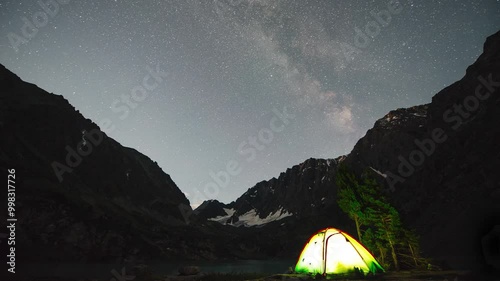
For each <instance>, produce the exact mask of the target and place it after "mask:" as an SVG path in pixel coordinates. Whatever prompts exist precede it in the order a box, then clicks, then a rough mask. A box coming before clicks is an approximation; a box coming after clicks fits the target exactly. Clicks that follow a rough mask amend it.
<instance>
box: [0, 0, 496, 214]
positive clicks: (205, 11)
mask: <svg viewBox="0 0 500 281" xmlns="http://www.w3.org/2000/svg"><path fill="white" fill-rule="evenodd" d="M42 2H45V3H51V1H50V0H42ZM60 2H63V3H64V2H69V3H65V4H58V9H57V10H56V9H55V7H54V5H52V6H51V5H47V7H45V9H44V7H42V5H40V4H38V3H37V2H36V1H25V0H21V1H10V0H2V1H1V2H0V34H1V35H2V36H1V38H0V62H1V63H2V64H4V65H5V66H6V67H7V68H9V69H10V70H11V71H13V72H15V73H16V74H17V75H19V76H20V77H21V78H22V79H23V80H25V81H28V82H31V83H35V84H37V85H38V86H39V87H41V88H43V89H45V90H47V91H49V92H53V93H56V94H62V95H63V96H64V97H65V98H66V99H68V100H69V101H70V103H71V104H73V105H74V106H75V107H76V108H77V109H79V110H80V112H82V114H83V115H84V116H85V117H87V118H90V119H92V120H93V121H94V122H96V123H97V124H99V125H100V124H102V122H103V121H104V122H106V121H107V122H108V123H110V124H111V125H110V126H109V128H107V129H104V131H105V132H106V133H107V134H108V135H110V136H111V137H113V138H115V139H116V140H117V141H118V142H120V143H121V144H123V145H125V146H129V147H132V148H135V149H137V150H138V151H140V152H142V153H144V154H146V155H147V156H149V157H150V158H151V159H153V160H154V161H157V162H158V164H159V165H160V167H162V169H163V170H164V171H165V172H166V173H168V174H170V175H171V177H172V178H173V180H174V181H175V182H176V183H177V185H178V186H179V188H180V189H181V190H182V191H183V192H185V193H186V195H187V196H188V198H189V199H190V200H191V203H192V204H193V205H195V206H196V205H198V204H200V203H201V201H202V200H203V199H206V198H211V199H212V198H213V199H218V200H220V201H223V202H226V203H228V202H230V201H232V200H234V199H236V198H237V197H238V196H240V195H241V194H242V193H243V192H245V190H246V189H248V188H249V187H252V186H253V185H254V184H255V183H257V182H259V181H261V180H267V179H270V178H272V177H277V176H279V173H280V172H283V171H285V170H286V168H288V167H291V166H293V165H296V164H298V163H300V162H302V161H304V160H306V159H307V158H310V157H315V158H335V157H337V156H340V155H343V154H347V153H349V152H350V150H351V149H352V147H353V146H354V144H355V143H356V141H357V140H358V139H359V138H360V137H362V136H363V135H364V134H365V133H366V131H367V129H369V128H371V127H372V126H373V123H374V122H375V120H377V119H378V118H381V117H382V116H384V115H385V114H386V113H387V112H388V111H390V110H392V109H396V108H400V107H409V106H413V105H418V104H423V103H429V102H430V101H431V97H432V96H433V95H434V94H435V93H437V92H438V91H439V90H440V89H442V88H444V87H445V86H447V85H449V84H451V83H453V82H454V81H456V80H458V79H460V78H461V77H462V76H463V75H464V73H465V69H466V67H467V66H468V65H470V64H472V63H473V62H474V61H475V59H476V58H477V57H478V55H479V54H480V53H481V51H482V45H483V43H484V40H485V39H486V37H487V36H489V35H491V34H493V33H495V32H496V31H497V30H498V29H499V27H500V2H499V1H498V0H497V1H494V0H488V1H486V0H485V1H408V0H406V1H403V0H402V1H400V2H399V3H400V4H399V5H396V4H394V2H391V1H333V0H332V1H326V0H323V1H319V0H318V1H304V0H296V1H286V0H274V1H273V0H269V1H265V0H207V1H202V0H186V1H182V0H178V1H156V0H155V1H153V0H149V1H138V0H130V1H125V0H115V1H111V0H105V1H104V0H103V1H97V0H94V1H67V0H66V1H62V0H60ZM389 8H392V9H390V11H389ZM46 10H47V11H46ZM44 11H45V12H44ZM379 12H381V14H380V15H381V16H382V17H381V18H379V19H378V20H379V21H378V22H377V21H376V15H375V16H374V14H377V13H379ZM388 13H389V14H390V16H391V18H390V20H389V19H388V18H387V17H386V16H387V15H388ZM44 15H46V18H44ZM34 16H35V20H33V17H34ZM25 21H29V22H30V24H33V23H34V22H36V23H37V24H38V26H39V27H38V28H37V30H36V31H34V30H33V29H31V28H26V27H25V28H24V34H23V25H27V24H26V23H25ZM377 26H378V28H377ZM366 27H368V31H367V30H366ZM35 28H36V27H35ZM357 30H358V31H357ZM360 32H361V33H363V34H364V35H360V34H361V33H360ZM367 32H368V33H370V34H371V36H372V37H370V36H369V35H370V34H368V35H367ZM364 36H367V37H364ZM30 37H31V38H30ZM151 73H156V74H155V75H153V76H152V75H151ZM154 77H156V79H155V78H154ZM144 83H145V84H146V85H144ZM142 89H144V91H143V92H141V90H142ZM285 107H286V111H287V113H288V114H289V115H293V116H294V118H289V119H287V121H286V123H287V124H284V123H283V121H282V119H280V118H278V117H277V116H278V115H277V114H276V112H281V114H283V111H284V108H285ZM273 120H274V121H273ZM271 121H273V125H271V124H270V123H271ZM271 129H274V130H275V131H272V130H271ZM270 132H272V136H271V134H270ZM259 135H260V138H261V139H259ZM254 138H256V139H257V141H256V143H254V144H253V145H252V144H250V143H253V140H254ZM262 140H264V141H262ZM61 149H64V148H63V147H61ZM228 163H229V165H230V166H234V165H235V163H237V164H238V166H237V167H230V170H231V172H233V175H230V176H229V182H228V183H227V186H226V187H219V188H218V190H216V189H214V188H213V186H214V182H215V181H214V180H213V179H212V177H211V176H210V173H211V172H213V173H218V172H220V171H227V165H228ZM223 173H226V172H223ZM221 179H222V178H221ZM215 183H216V182H215ZM207 186H210V187H208V188H207V189H206V187H207Z"/></svg>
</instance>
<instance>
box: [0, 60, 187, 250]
mask: <svg viewBox="0 0 500 281" xmlns="http://www.w3.org/2000/svg"><path fill="white" fill-rule="evenodd" d="M0 135H1V136H2V137H1V138H0V167H1V169H2V173H5V171H6V170H7V169H15V170H16V176H17V195H16V197H17V207H18V208H17V209H16V210H17V212H16V215H17V218H18V221H19V223H18V227H17V237H18V239H19V241H22V243H19V246H18V247H19V248H20V250H25V252H27V253H29V256H25V257H22V258H20V259H22V260H29V259H40V260H44V258H43V257H47V258H53V259H69V260H77V259H96V260H98V259H102V258H110V257H122V256H125V255H127V254H136V253H137V251H138V249H140V251H143V254H146V253H147V255H151V254H154V253H157V252H161V251H162V250H161V249H160V248H159V247H158V245H155V243H154V242H152V241H149V240H148V239H146V237H151V235H150V233H152V232H154V231H155V229H161V228H162V226H163V225H177V226H182V225H185V224H186V221H185V217H184V214H183V211H184V212H189V211H190V207H189V201H188V200H187V199H186V197H185V196H184V194H183V193H182V192H181V191H180V190H179V189H178V187H177V186H176V185H175V183H174V182H173V181H172V179H171V178H170V176H169V175H167V174H165V173H164V172H163V171H162V170H161V168H160V167H159V166H158V165H157V164H156V163H155V162H153V161H151V159H149V158H148V157H147V156H145V155H143V154H141V153H139V152H137V151H136V150H134V149H130V148H126V147H123V146H121V145H120V144H119V143H118V142H116V141H115V140H113V139H111V138H109V137H108V136H106V135H105V134H104V133H102V132H100V130H99V128H98V127H97V125H96V124H94V123H93V122H92V121H90V120H89V119H85V118H84V117H83V116H82V115H81V114H80V113H78V111H76V110H75V108H74V107H73V106H71V105H70V104H69V103H68V101H67V100H65V99H64V98H63V97H62V96H58V95H54V94H49V93H47V92H45V91H44V90H42V89H40V88H38V87H37V86H35V85H33V84H29V83H26V82H24V81H22V80H21V79H20V78H19V77H17V76H16V75H14V74H13V73H11V72H10V71H8V70H7V69H6V68H5V67H4V66H2V65H0ZM87 154H88V155H87ZM82 155H83V156H82ZM2 198H5V197H3V196H2ZM2 201H4V199H2ZM4 203H5V202H4ZM3 206H6V204H5V205H3ZM180 206H181V207H180ZM2 216H5V213H3V214H2ZM172 244H175V243H172ZM172 247H175V245H173V246H172Z"/></svg>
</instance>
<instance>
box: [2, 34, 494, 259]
mask: <svg viewBox="0 0 500 281" xmlns="http://www.w3.org/2000/svg"><path fill="white" fill-rule="evenodd" d="M496 81H500V33H497V34H495V35H492V36H491V37H489V38H488V39H487V41H486V43H485V46H484V52H483V54H482V55H481V56H480V57H479V58H478V60H477V61H476V62H475V63H474V64H473V65H471V66H470V67H469V68H468V69H467V72H466V75H465V76H464V77H463V78H462V79H461V80H460V81H458V82H456V83H454V84H452V85H450V86H449V87H447V88H445V89H444V90H442V91H441V92H439V93H438V94H436V95H435V96H434V97H433V99H432V102H431V103H430V104H427V105H421V106H415V107H411V108H406V109H397V110H394V111H391V112H390V113H388V114H387V115H386V116H384V117H383V118H381V119H380V120H377V121H376V122H375V125H374V127H373V128H372V129H370V130H369V131H368V132H367V133H366V135H365V136H364V137H363V138H361V139H360V140H359V141H358V142H357V144H356V145H355V147H354V149H353V151H352V152H351V153H350V154H349V155H347V156H342V157H339V158H336V159H325V160H322V159H308V160H306V161H305V162H303V163H301V164H299V165H296V166H294V167H292V168H290V169H288V170H287V171H286V172H284V173H282V174H280V175H279V176H278V177H277V178H273V179H270V180H268V181H263V182H260V183H258V184H256V186H254V187H252V188H250V189H249V190H248V191H247V192H246V193H245V194H243V195H242V196H241V197H240V198H238V199H237V200H236V201H234V202H232V203H230V204H223V203H220V202H217V201H215V200H212V201H207V202H205V203H203V204H202V205H201V206H200V207H198V208H197V209H196V210H195V211H194V213H192V210H191V208H190V207H189V202H188V200H187V199H186V197H185V196H184V194H183V193H182V192H181V191H180V190H179V189H178V188H177V186H176V185H175V183H174V182H173V181H172V180H171V178H170V177H169V176H168V175H167V174H166V173H164V172H163V171H162V170H161V168H160V167H158V165H157V164H156V163H155V162H153V161H152V160H151V159H149V158H148V157H146V156H145V155H143V154H141V153H139V152H137V151H135V150H133V149H130V148H125V147H123V146H121V145H120V144H119V143H118V142H116V141H114V140H113V139H111V138H109V137H108V136H106V134H104V133H102V132H101V131H100V130H99V127H98V126H97V125H96V124H94V123H93V122H92V121H90V120H88V119H85V118H84V117H83V116H82V115H81V114H80V113H78V111H76V110H75V108H74V107H72V106H71V105H70V104H69V103H68V101H67V100H65V99H64V98H63V97H62V96H57V95H54V94H49V93H47V92H45V91H43V90H42V89H39V88H38V87H36V86H35V85H33V84H29V83H26V82H24V81H22V80H21V79H19V77H17V76H16V75H14V74H13V73H11V72H10V71H8V70H7V69H5V67H3V66H0V89H1V92H0V134H1V136H2V138H0V168H1V169H2V170H3V171H6V170H7V169H12V168H14V169H16V176H17V177H18V179H17V182H16V185H17V186H18V188H17V190H16V198H17V201H16V217H17V219H18V221H19V223H18V226H17V230H16V231H17V232H16V234H17V238H18V239H19V241H23V243H22V244H20V245H19V246H18V250H19V251H20V254H21V255H22V258H20V259H22V260H23V261H28V260H30V259H31V260H36V261H42V260H47V259H49V260H73V261H74V260H80V261H83V260H113V259H115V260H116V259H122V260H123V259H126V258H135V257H143V258H153V257H165V258H171V259H183V258H188V259H217V258H266V257H276V256H284V257H289V258H290V257H291V258H294V257H296V256H298V254H299V251H300V250H301V248H302V246H303V243H304V241H306V240H307V238H308V237H309V235H310V234H311V233H313V232H315V231H317V230H318V229H319V228H322V227H327V226H334V227H338V228H341V229H343V230H346V231H348V232H351V233H354V229H353V228H354V226H353V223H352V222H351V221H350V220H349V219H348V218H347V216H346V215H345V214H344V213H342V212H341V211H340V209H339V207H338V206H337V203H336V200H337V199H336V193H337V187H336V185H335V174H336V171H337V168H338V164H339V163H340V162H342V163H344V164H346V165H347V166H349V167H350V168H351V169H353V170H354V171H355V172H356V173H357V174H360V173H362V172H363V171H365V170H372V171H375V172H376V173H377V174H378V175H379V180H380V183H381V184H383V185H384V186H385V187H386V192H387V195H388V196H389V198H390V200H391V201H392V203H393V204H394V205H395V206H396V207H397V209H398V210H399V211H400V213H401V215H402V219H403V221H404V222H405V223H406V224H407V225H408V226H410V227H413V228H415V229H416V230H417V233H418V234H419V235H420V237H421V244H422V250H423V254H424V255H425V256H429V257H431V258H434V259H435V260H436V261H437V262H439V263H440V264H442V265H445V266H450V267H454V268H472V269H484V268H486V267H489V268H492V267H494V266H495V265H496V264H495V261H496V260H495V257H497V258H498V256H499V251H498V241H499V240H500V239H499V238H498V234H496V233H497V232H495V230H494V229H495V226H497V225H500V204H499V203H498V202H500V174H499V173H498V172H497V170H498V167H500V131H499V130H500V129H499V128H500V126H498V125H499V124H500V98H499V94H498V88H499V87H500V84H499V83H500V82H496ZM2 204H5V205H4V206H6V199H3V203H2ZM2 216H5V214H4V215H2ZM2 219H5V218H4V217H3V218H2ZM214 220H215V221H217V222H214ZM235 226H236V227H235ZM238 226H239V227H238ZM3 245H4V244H2V247H4V246H3Z"/></svg>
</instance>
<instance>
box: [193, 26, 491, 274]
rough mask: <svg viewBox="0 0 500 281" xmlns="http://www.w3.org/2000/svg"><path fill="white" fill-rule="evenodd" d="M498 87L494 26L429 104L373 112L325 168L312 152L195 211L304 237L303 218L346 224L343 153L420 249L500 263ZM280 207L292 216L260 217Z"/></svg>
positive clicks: (445, 258) (458, 262) (444, 259)
mask: <svg viewBox="0 0 500 281" xmlns="http://www.w3.org/2000/svg"><path fill="white" fill-rule="evenodd" d="M499 88H500V32H499V33H496V34H494V35H492V36H490V37H489V38H488V39H487V40H486V43H485V45H484V51H483V54H482V55H481V56H480V57H479V58H478V59H477V61H476V62H475V63H474V64H473V65H471V66H470V67H468V68H467V71H466V74H465V76H464V77H463V78H462V79H461V80H460V81H458V82H456V83H454V84H452V85H450V86H448V87H447V88H445V89H443V90H442V91H440V92H439V93H438V94H436V95H435V96H434V97H433V99H432V102H431V103H430V104H426V105H420V106H414V107H411V108H401V109H397V110H393V111H391V112H389V113H388V114H387V115H386V116H384V117H383V118H381V119H379V120H377V121H376V122H375V125H374V127H373V128H372V129H370V130H368V132H367V133H366V135H365V136H364V137H363V138H361V139H360V140H359V141H358V142H357V143H356V145H355V147H354V149H353V150H352V152H351V153H350V154H349V155H347V156H345V157H342V158H337V160H335V161H333V163H334V165H332V166H331V167H330V166H329V165H327V164H326V163H328V162H330V161H332V160H321V159H309V160H307V161H305V162H304V163H302V164H300V165H297V166H294V167H293V168H292V169H288V170H287V171H286V172H285V173H282V174H281V175H280V176H279V177H278V178H277V179H276V178H273V179H271V180H269V181H264V182H261V183H258V184H257V185H256V186H254V187H252V188H250V189H249V190H248V191H247V192H245V193H244V194H243V195H242V196H241V197H240V198H238V199H237V200H236V201H234V202H232V203H230V204H227V205H225V204H222V203H220V202H213V201H212V202H205V203H204V204H202V205H201V206H200V207H199V208H197V209H196V210H195V211H194V212H195V213H197V214H198V215H199V216H200V217H203V218H208V219H211V220H216V221H218V222H219V223H222V224H229V225H236V226H238V225H243V226H252V225H248V224H242V223H240V224H238V221H239V220H241V219H244V220H248V217H249V216H248V215H249V214H251V215H252V216H253V218H254V219H260V222H261V223H263V224H259V225H255V226H254V227H260V228H261V229H262V231H266V229H268V228H269V229H270V232H274V233H276V235H280V232H276V224H278V223H282V224H286V226H287V229H288V230H290V231H291V232H293V233H294V235H303V236H305V235H306V234H305V233H306V231H308V230H309V228H308V227H303V226H304V222H308V221H315V222H316V224H314V223H313V224H312V225H316V226H317V228H320V227H324V226H325V225H326V224H330V225H331V226H335V227H339V228H341V229H344V230H347V231H349V230H351V229H352V227H353V226H352V224H353V223H352V222H349V221H348V220H347V219H346V218H345V215H344V214H342V212H341V211H340V209H339V207H338V206H337V204H336V198H335V196H336V192H337V187H336V185H335V180H334V179H335V173H336V168H337V167H338V165H336V164H337V163H338V162H339V161H340V160H342V162H343V163H344V164H346V165H347V166H348V167H350V168H351V169H353V170H354V171H355V172H356V174H358V175H360V174H361V173H363V172H364V171H366V170H371V171H374V172H375V173H376V174H378V179H379V180H380V183H381V184H383V185H384V186H385V189H386V192H387V195H388V196H389V197H390V199H391V201H392V202H393V204H394V205H395V206H396V207H397V209H398V210H399V211H400V213H401V215H402V218H403V221H404V222H405V224H406V225H408V226H409V227H411V228H414V229H416V231H417V233H418V235H420V237H421V245H422V251H423V254H424V255H425V256H428V257H431V258H433V260H434V261H435V262H436V263H438V264H441V265H443V266H445V267H452V268H462V269H466V268H469V269H476V270H483V269H485V268H489V269H491V268H493V267H494V266H496V267H500V265H498V260H500V257H499V256H500V254H499V251H498V247H499V243H498V241H499V240H500V238H499V237H498V234H495V233H497V232H495V230H494V229H495V226H497V227H498V225H500V203H499V202H500V173H498V172H497V170H498V167H500V126H499V125H500V95H499V90H498V89H499ZM330 163H331V162H330ZM327 167H330V168H327ZM228 209H230V210H231V212H230V214H227V213H228V212H227V210H228ZM252 210H255V211H252ZM280 210H287V211H289V212H291V213H292V214H293V215H292V216H288V217H284V218H280V220H278V221H274V222H272V223H268V224H265V223H266V222H267V221H266V220H265V219H266V218H267V217H268V216H269V215H272V214H273V213H275V212H277V211H280ZM249 212H250V213H249ZM224 214H226V215H225V216H224ZM297 222H300V223H298V224H296V225H294V223H297ZM306 225H307V224H306ZM309 225H310V224H309ZM499 228H500V227H499ZM306 229H307V230H306ZM351 232H352V233H354V232H353V231H351ZM283 235H284V234H283ZM495 237H496V238H495ZM284 239H285V240H286V238H284ZM495 239H496V240H495ZM495 241H496V242H495ZM292 247H293V246H292ZM495 257H496V259H497V260H496V261H495Z"/></svg>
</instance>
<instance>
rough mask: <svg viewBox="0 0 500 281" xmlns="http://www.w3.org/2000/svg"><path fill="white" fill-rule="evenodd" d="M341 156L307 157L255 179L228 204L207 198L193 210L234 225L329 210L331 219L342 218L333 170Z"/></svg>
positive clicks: (247, 224)
mask: <svg viewBox="0 0 500 281" xmlns="http://www.w3.org/2000/svg"><path fill="white" fill-rule="evenodd" d="M343 159H344V157H339V158H337V159H312V158H311V159H308V160H306V161H305V162H303V163H301V164H299V165H296V166H293V167H292V168H289V169H287V170H286V171H285V172H283V173H281V174H280V175H279V177H278V178H272V179H270V180H268V181H262V182H259V183H257V184H256V185H255V186H254V187H252V188H250V189H248V191H247V192H245V193H244V194H243V195H242V196H241V197H239V198H238V199H237V200H236V201H234V202H232V203H230V204H227V205H225V204H222V203H220V202H218V201H214V200H212V201H206V202H204V203H203V204H202V205H200V207H198V208H197V209H196V210H195V213H197V214H199V215H200V217H204V218H208V219H211V220H214V221H218V222H220V223H222V224H228V225H233V226H263V225H265V224H267V223H270V222H274V221H281V220H283V221H286V218H292V217H293V218H294V219H295V220H300V219H303V218H308V217H314V216H316V215H320V214H325V213H329V214H330V215H331V217H332V222H335V221H337V222H338V221H342V220H343V219H344V218H345V215H344V214H342V212H341V211H340V209H339V208H338V206H337V205H336V203H335V202H336V186H335V183H334V176H335V171H336V168H337V166H338V164H339V163H340V162H341V161H342V160H343Z"/></svg>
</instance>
